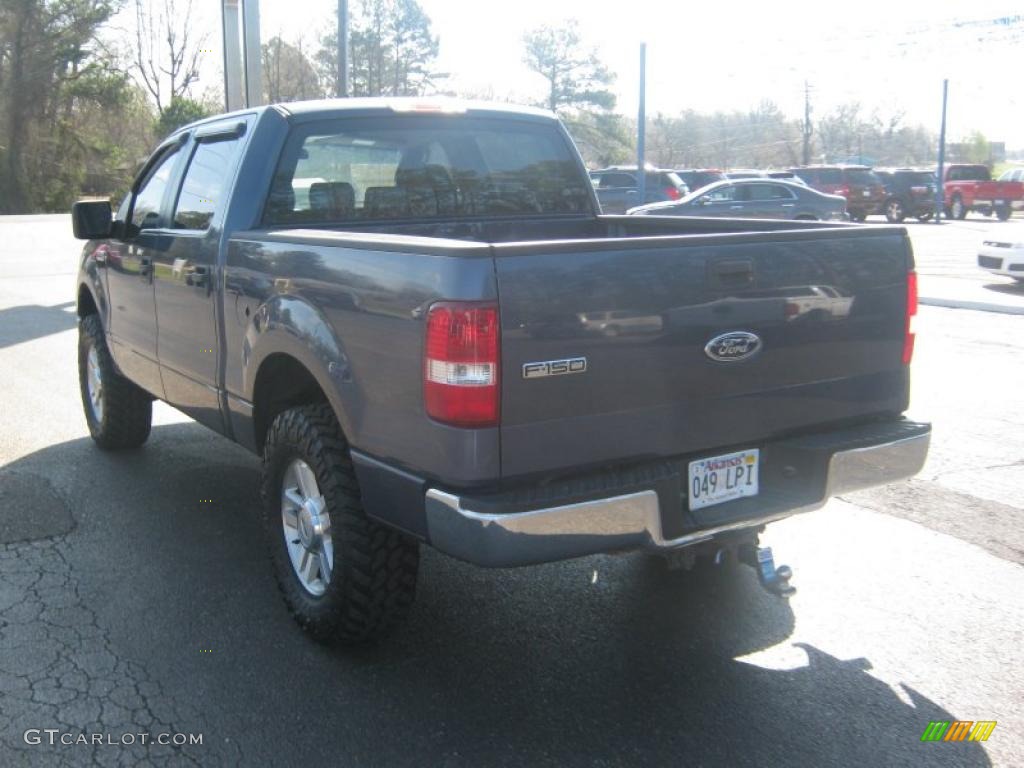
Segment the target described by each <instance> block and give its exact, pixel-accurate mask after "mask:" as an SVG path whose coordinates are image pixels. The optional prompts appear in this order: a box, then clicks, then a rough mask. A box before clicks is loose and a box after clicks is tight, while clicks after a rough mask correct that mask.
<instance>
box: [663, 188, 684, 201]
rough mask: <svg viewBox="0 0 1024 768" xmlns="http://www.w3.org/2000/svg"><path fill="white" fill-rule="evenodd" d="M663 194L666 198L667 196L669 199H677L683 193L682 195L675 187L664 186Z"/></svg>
mask: <svg viewBox="0 0 1024 768" xmlns="http://www.w3.org/2000/svg"><path fill="white" fill-rule="evenodd" d="M665 196H666V197H667V198H668V199H669V200H678V199H679V198H680V197H682V196H683V195H682V193H681V192H680V191H679V190H678V189H676V188H675V187H665Z"/></svg>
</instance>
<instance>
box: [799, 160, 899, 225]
mask: <svg viewBox="0 0 1024 768" xmlns="http://www.w3.org/2000/svg"><path fill="white" fill-rule="evenodd" d="M789 170H790V172H791V173H794V174H796V175H797V176H799V177H800V178H801V179H803V180H804V181H805V182H806V183H807V186H809V187H810V188H811V189H816V190H818V191H819V192H825V193H826V194H829V195H842V196H843V197H845V198H846V211H847V213H849V214H850V218H851V219H853V220H854V221H864V219H866V218H867V217H868V216H871V215H872V214H875V213H883V212H884V211H883V209H882V206H883V205H884V204H885V200H886V194H885V187H884V186H883V185H882V180H881V179H879V178H878V176H876V175H875V173H874V171H872V170H871V169H870V168H869V167H868V166H866V165H809V166H806V167H804V168H790V169H789Z"/></svg>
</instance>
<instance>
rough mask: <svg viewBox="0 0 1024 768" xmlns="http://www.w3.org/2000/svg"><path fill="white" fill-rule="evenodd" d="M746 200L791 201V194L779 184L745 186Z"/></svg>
mask: <svg viewBox="0 0 1024 768" xmlns="http://www.w3.org/2000/svg"><path fill="white" fill-rule="evenodd" d="M746 187H747V196H746V199H747V200H757V201H761V200H792V199H793V193H792V192H790V191H789V190H788V189H786V188H785V187H783V186H782V185H781V184H747V185H746Z"/></svg>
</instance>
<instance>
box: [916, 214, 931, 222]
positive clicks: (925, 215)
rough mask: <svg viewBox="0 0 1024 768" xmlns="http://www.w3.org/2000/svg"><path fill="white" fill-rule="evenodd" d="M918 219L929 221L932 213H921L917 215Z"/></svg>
mask: <svg viewBox="0 0 1024 768" xmlns="http://www.w3.org/2000/svg"><path fill="white" fill-rule="evenodd" d="M917 220H918V221H931V220H932V215H931V214H930V213H922V214H920V215H919V216H918V217H917Z"/></svg>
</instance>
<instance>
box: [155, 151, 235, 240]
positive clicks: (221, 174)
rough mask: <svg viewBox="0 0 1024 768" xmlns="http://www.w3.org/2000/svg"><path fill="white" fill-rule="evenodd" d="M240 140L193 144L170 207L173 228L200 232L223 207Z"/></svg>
mask: <svg viewBox="0 0 1024 768" xmlns="http://www.w3.org/2000/svg"><path fill="white" fill-rule="evenodd" d="M239 144H240V140H239V139H237V138H230V139H222V140H220V141H201V142H200V143H199V144H197V145H196V148H195V150H194V151H193V153H192V159H191V160H190V161H189V164H188V170H186V171H185V178H184V180H183V181H182V184H181V192H180V193H179V194H178V202H177V205H176V206H175V208H174V216H173V219H172V226H173V227H174V228H175V229H196V230H204V229H207V228H208V227H209V226H210V221H211V220H212V219H213V214H214V211H215V210H217V208H218V206H220V205H222V204H223V202H224V201H223V199H222V198H223V196H224V194H225V192H226V191H227V183H228V179H229V178H230V175H231V171H232V170H233V169H234V165H235V157H236V155H237V153H238V147H239Z"/></svg>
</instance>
